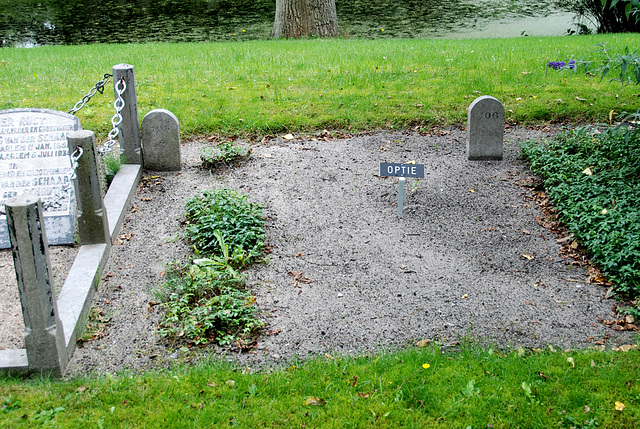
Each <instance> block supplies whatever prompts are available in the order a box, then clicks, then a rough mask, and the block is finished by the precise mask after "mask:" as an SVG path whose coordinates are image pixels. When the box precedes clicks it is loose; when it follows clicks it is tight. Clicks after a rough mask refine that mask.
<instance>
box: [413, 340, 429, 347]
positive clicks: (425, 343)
mask: <svg viewBox="0 0 640 429" xmlns="http://www.w3.org/2000/svg"><path fill="white" fill-rule="evenodd" d="M430 342H431V340H420V341H418V342H417V343H416V346H417V347H427V346H428V345H429V343H430Z"/></svg>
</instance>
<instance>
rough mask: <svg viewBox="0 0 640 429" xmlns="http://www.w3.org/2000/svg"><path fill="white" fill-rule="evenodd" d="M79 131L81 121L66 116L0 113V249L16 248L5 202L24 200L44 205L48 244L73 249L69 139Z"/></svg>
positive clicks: (40, 111) (44, 111) (32, 111)
mask: <svg viewBox="0 0 640 429" xmlns="http://www.w3.org/2000/svg"><path fill="white" fill-rule="evenodd" d="M79 129H82V127H81V126H80V121H79V120H78V118H76V117H75V116H73V115H70V114H68V113H64V112H58V111H55V110H48V109H10V110H0V248H7V247H11V243H10V241H9V232H8V229H7V216H6V214H5V207H4V202H5V200H7V199H10V198H14V197H16V196H21V195H30V196H34V197H36V198H37V197H40V198H41V199H42V204H43V207H44V208H45V210H44V219H45V227H46V231H47V238H48V241H49V244H69V243H73V224H74V214H75V209H74V207H75V191H74V187H73V186H72V183H71V182H70V180H71V160H70V159H69V149H68V145H67V134H69V133H70V132H72V131H75V130H79Z"/></svg>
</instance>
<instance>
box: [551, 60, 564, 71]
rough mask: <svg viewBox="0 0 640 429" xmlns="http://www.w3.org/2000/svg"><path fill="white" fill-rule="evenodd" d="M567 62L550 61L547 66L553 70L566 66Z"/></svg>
mask: <svg viewBox="0 0 640 429" xmlns="http://www.w3.org/2000/svg"><path fill="white" fill-rule="evenodd" d="M566 65H567V63H565V62H564V61H551V62H550V63H548V64H547V66H548V67H551V68H552V69H554V70H560V69H561V68H564V67H566Z"/></svg>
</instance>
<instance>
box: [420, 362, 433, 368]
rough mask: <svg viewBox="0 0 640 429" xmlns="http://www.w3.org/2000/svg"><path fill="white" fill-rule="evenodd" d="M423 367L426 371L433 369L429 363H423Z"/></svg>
mask: <svg viewBox="0 0 640 429" xmlns="http://www.w3.org/2000/svg"><path fill="white" fill-rule="evenodd" d="M422 367H423V368H424V369H429V368H431V365H429V364H428V363H423V364H422Z"/></svg>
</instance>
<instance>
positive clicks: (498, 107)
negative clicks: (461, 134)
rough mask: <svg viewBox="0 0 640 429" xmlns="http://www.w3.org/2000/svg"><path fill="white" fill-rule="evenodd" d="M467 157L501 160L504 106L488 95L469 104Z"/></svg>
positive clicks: (471, 158)
mask: <svg viewBox="0 0 640 429" xmlns="http://www.w3.org/2000/svg"><path fill="white" fill-rule="evenodd" d="M468 120H469V121H468V124H467V157H468V158H469V159H470V160H500V159H502V153H503V138H504V106H502V103H500V102H499V101H498V100H497V99H496V98H494V97H490V96H488V95H483V96H482V97H478V98H476V99H475V100H474V101H473V103H471V105H470V106H469V117H468Z"/></svg>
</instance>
